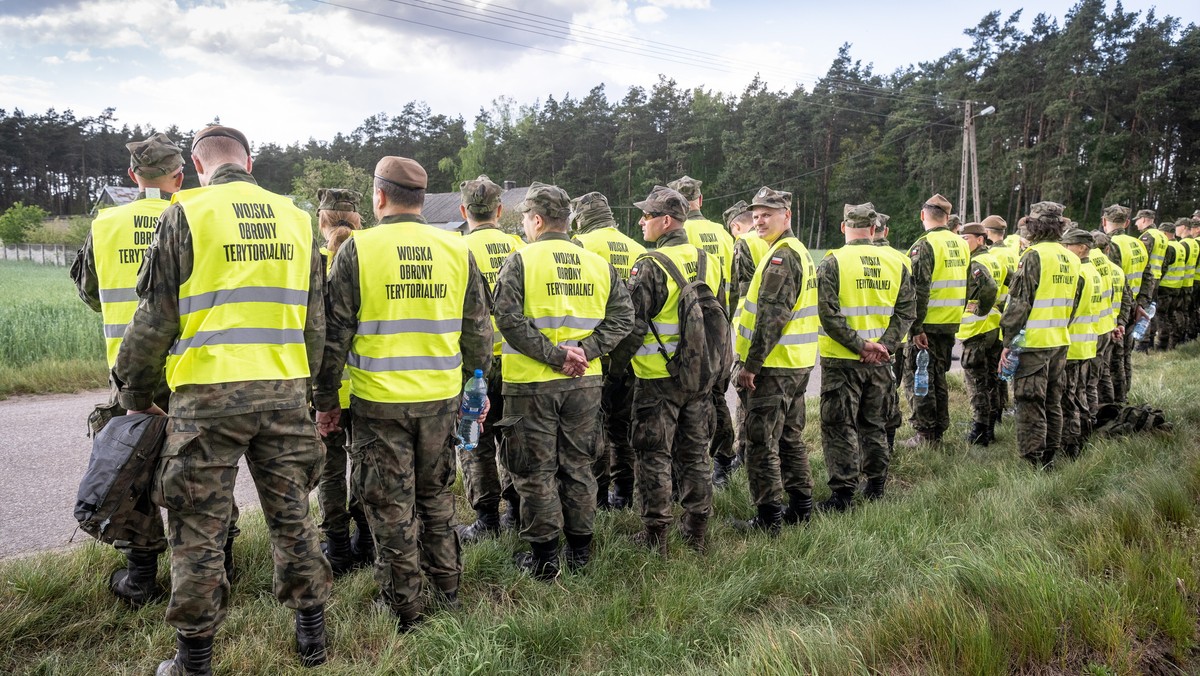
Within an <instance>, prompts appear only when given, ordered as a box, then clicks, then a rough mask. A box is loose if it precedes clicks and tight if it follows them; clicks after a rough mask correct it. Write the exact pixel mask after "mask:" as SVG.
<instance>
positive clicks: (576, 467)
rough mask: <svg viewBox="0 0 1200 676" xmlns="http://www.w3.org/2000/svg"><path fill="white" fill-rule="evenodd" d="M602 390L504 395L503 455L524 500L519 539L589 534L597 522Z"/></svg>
mask: <svg viewBox="0 0 1200 676" xmlns="http://www.w3.org/2000/svg"><path fill="white" fill-rule="evenodd" d="M600 397H601V388H599V387H580V388H577V389H573V390H566V391H562V392H547V393H545V394H520V395H511V394H506V395H504V399H505V400H504V405H505V406H506V407H507V413H508V415H507V416H506V417H505V419H504V420H502V421H500V423H498V424H500V425H501V426H502V427H504V428H505V429H504V432H503V437H504V440H503V443H502V444H501V452H500V455H501V457H502V458H503V461H504V465H505V466H506V467H508V471H509V474H510V475H511V476H512V482H513V488H515V489H516V491H517V495H518V496H520V499H521V525H522V526H523V528H522V529H521V539H522V540H525V541H526V542H530V543H546V542H558V539H559V537H560V536H561V535H562V534H563V533H564V532H565V533H567V534H568V535H591V534H592V524H593V523H594V522H595V520H596V477H595V475H594V474H593V473H592V466H593V464H594V463H595V460H596V458H595V456H594V455H593V453H594V452H595V448H596V444H595V439H594V435H595V434H596V421H597V418H598V417H599V413H600Z"/></svg>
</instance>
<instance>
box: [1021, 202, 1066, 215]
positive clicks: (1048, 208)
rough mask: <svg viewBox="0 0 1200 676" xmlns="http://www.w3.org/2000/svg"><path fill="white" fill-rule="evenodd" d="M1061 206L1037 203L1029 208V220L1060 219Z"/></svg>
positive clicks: (1053, 203) (1050, 203) (1055, 203)
mask: <svg viewBox="0 0 1200 676" xmlns="http://www.w3.org/2000/svg"><path fill="white" fill-rule="evenodd" d="M1064 208H1065V207H1063V205H1061V204H1059V203H1058V202H1038V203H1037V204H1034V205H1033V206H1031V207H1029V217H1030V218H1037V219H1043V218H1054V219H1060V218H1062V217H1063V209H1064Z"/></svg>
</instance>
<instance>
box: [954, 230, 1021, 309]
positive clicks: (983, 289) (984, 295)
mask: <svg viewBox="0 0 1200 676" xmlns="http://www.w3.org/2000/svg"><path fill="white" fill-rule="evenodd" d="M987 251H988V246H987V245H986V244H984V245H982V246H980V247H979V248H978V249H976V250H974V251H972V252H971V265H970V267H969V268H967V308H968V309H967V310H964V312H970V313H972V314H974V315H978V316H980V317H982V316H984V315H986V314H987V313H989V312H991V311H992V307H994V306H995V305H996V297H997V296H998V295H1000V285H999V284H998V283H997V282H996V280H995V278H993V277H992V271H991V270H989V269H988V268H987V266H986V265H984V264H983V263H980V262H979V261H977V260H975V257H976V256H978V255H980V254H984V253H987ZM1000 267H1001V268H1002V269H1003V271H1004V279H1005V281H1011V280H1012V276H1013V270H1012V268H1009V267H1006V266H1005V265H1003V264H1001V265H1000ZM985 278H986V279H985Z"/></svg>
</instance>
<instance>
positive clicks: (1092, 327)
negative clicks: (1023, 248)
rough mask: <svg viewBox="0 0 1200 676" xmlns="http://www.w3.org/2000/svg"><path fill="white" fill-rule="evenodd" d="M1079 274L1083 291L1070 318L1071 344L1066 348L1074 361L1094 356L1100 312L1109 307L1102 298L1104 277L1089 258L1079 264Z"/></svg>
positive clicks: (1069, 357)
mask: <svg viewBox="0 0 1200 676" xmlns="http://www.w3.org/2000/svg"><path fill="white" fill-rule="evenodd" d="M1079 276H1080V278H1081V279H1083V292H1082V293H1081V294H1080V296H1079V307H1078V308H1076V309H1075V316H1074V317H1073V318H1072V319H1071V325H1070V329H1069V330H1070V333H1071V346H1070V347H1069V348H1067V359H1069V360H1075V361H1077V360H1081V359H1091V358H1092V357H1095V356H1096V341H1097V336H1098V335H1099V333H1100V331H1099V330H1098V328H1097V324H1098V322H1099V321H1100V313H1101V312H1103V311H1104V310H1105V309H1106V308H1111V306H1109V305H1108V301H1107V300H1105V299H1104V293H1103V289H1104V279H1103V278H1102V277H1101V276H1100V271H1099V270H1097V269H1096V266H1094V265H1092V262H1091V261H1090V260H1089V261H1084V262H1082V263H1080V264H1079Z"/></svg>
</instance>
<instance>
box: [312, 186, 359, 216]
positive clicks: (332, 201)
mask: <svg viewBox="0 0 1200 676" xmlns="http://www.w3.org/2000/svg"><path fill="white" fill-rule="evenodd" d="M361 199H362V193H360V192H358V191H357V190H351V189H349V188H321V189H320V190H318V191H317V200H318V201H319V202H320V204H318V205H317V211H357V210H358V201H359V200H361Z"/></svg>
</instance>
